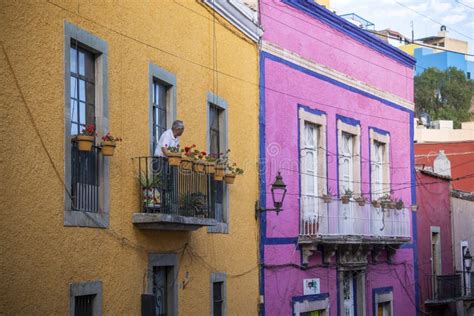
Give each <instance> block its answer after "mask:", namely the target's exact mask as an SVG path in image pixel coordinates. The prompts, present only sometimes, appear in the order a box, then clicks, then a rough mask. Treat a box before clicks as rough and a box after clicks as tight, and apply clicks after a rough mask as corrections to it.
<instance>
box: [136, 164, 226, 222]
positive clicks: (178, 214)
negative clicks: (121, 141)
mask: <svg viewBox="0 0 474 316" xmlns="http://www.w3.org/2000/svg"><path fill="white" fill-rule="evenodd" d="M137 160H138V178H139V192H140V203H141V210H140V213H136V214H134V217H133V222H134V224H136V225H138V226H139V227H141V228H145V229H164V230H194V229H197V228H200V227H202V226H212V225H215V224H216V223H217V222H216V215H219V214H216V212H218V211H219V209H220V208H219V207H218V205H217V201H218V199H217V198H216V190H215V189H214V187H215V185H211V184H212V183H213V180H212V178H211V176H210V175H207V174H205V173H198V172H195V171H193V170H183V169H182V168H178V167H174V166H170V165H169V164H168V160H167V159H166V158H164V157H139V158H137Z"/></svg>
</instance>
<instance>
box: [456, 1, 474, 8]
mask: <svg viewBox="0 0 474 316" xmlns="http://www.w3.org/2000/svg"><path fill="white" fill-rule="evenodd" d="M456 2H457V3H459V4H460V5H462V6H465V7H466V8H469V9H473V10H474V7H472V6H470V5H468V4H465V3H464V2H461V1H459V0H456Z"/></svg>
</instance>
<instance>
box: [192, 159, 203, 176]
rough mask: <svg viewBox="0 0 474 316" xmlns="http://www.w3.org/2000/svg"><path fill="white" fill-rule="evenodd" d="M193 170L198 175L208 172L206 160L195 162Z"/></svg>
mask: <svg viewBox="0 0 474 316" xmlns="http://www.w3.org/2000/svg"><path fill="white" fill-rule="evenodd" d="M193 168H194V171H195V172H197V173H204V172H205V171H206V162H205V161H204V160H195V161H194V164H193Z"/></svg>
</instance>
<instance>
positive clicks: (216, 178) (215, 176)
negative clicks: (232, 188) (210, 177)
mask: <svg viewBox="0 0 474 316" xmlns="http://www.w3.org/2000/svg"><path fill="white" fill-rule="evenodd" d="M224 177H225V175H224V176H218V175H217V173H214V180H215V181H224Z"/></svg>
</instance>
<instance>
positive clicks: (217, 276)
mask: <svg viewBox="0 0 474 316" xmlns="http://www.w3.org/2000/svg"><path fill="white" fill-rule="evenodd" d="M215 282H223V283H224V284H223V289H222V300H223V303H222V310H223V313H222V315H223V316H226V315H227V274H226V273H223V272H212V273H211V283H210V287H209V288H210V297H211V306H210V310H211V316H213V315H214V287H213V283H215Z"/></svg>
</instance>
